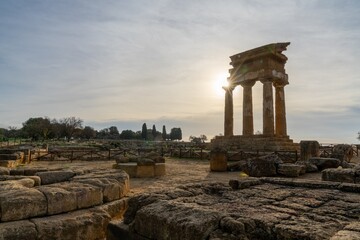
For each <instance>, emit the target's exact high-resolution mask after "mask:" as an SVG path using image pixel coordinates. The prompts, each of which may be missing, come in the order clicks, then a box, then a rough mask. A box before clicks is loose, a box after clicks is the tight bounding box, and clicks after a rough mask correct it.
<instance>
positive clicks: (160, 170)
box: [154, 163, 166, 177]
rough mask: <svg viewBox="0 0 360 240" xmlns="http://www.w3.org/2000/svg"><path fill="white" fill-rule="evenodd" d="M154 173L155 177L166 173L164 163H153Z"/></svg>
mask: <svg viewBox="0 0 360 240" xmlns="http://www.w3.org/2000/svg"><path fill="white" fill-rule="evenodd" d="M154 167H155V169H154V171H155V172H154V175H155V177H160V176H164V175H165V174H166V170H165V163H155V166H154Z"/></svg>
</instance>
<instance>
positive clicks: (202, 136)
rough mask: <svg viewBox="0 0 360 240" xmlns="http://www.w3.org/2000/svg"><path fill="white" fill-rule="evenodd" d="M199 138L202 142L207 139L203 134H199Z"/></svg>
mask: <svg viewBox="0 0 360 240" xmlns="http://www.w3.org/2000/svg"><path fill="white" fill-rule="evenodd" d="M200 139H201V142H202V143H204V142H206V141H207V136H206V135H204V134H201V135H200Z"/></svg>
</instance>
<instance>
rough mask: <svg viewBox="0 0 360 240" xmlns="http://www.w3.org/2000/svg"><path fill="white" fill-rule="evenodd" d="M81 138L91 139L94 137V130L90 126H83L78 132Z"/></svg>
mask: <svg viewBox="0 0 360 240" xmlns="http://www.w3.org/2000/svg"><path fill="white" fill-rule="evenodd" d="M80 136H81V138H84V139H92V138H95V137H96V130H95V129H94V128H92V127H90V126H85V127H84V129H83V130H82V131H81V134H80Z"/></svg>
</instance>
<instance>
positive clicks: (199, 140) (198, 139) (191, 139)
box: [189, 134, 207, 144]
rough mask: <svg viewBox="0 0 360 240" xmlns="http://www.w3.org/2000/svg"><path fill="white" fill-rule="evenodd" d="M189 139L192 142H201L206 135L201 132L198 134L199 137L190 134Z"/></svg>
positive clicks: (204, 139) (205, 138)
mask: <svg viewBox="0 0 360 240" xmlns="http://www.w3.org/2000/svg"><path fill="white" fill-rule="evenodd" d="M189 140H190V142H192V143H195V144H201V143H204V142H205V141H206V140H207V137H206V136H205V135H204V134H202V135H200V137H195V136H190V137H189Z"/></svg>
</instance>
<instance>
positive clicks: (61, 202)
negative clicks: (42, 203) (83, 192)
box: [37, 186, 77, 215]
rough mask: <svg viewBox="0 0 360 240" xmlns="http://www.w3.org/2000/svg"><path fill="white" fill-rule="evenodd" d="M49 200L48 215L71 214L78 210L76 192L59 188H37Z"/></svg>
mask: <svg viewBox="0 0 360 240" xmlns="http://www.w3.org/2000/svg"><path fill="white" fill-rule="evenodd" d="M37 189H38V190H39V191H40V192H42V193H43V194H44V195H45V196H46V199H47V215H54V214H58V213H64V212H70V211H73V210H76V209H77V199H76V193H75V192H69V191H67V190H65V189H62V188H58V187H47V186H41V187H39V188H37Z"/></svg>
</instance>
